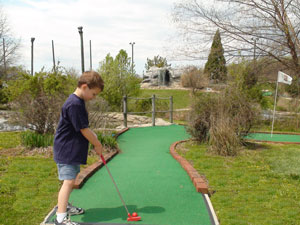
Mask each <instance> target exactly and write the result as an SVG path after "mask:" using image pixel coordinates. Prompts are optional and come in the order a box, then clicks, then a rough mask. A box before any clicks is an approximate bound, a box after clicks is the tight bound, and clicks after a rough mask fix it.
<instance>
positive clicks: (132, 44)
mask: <svg viewBox="0 0 300 225" xmlns="http://www.w3.org/2000/svg"><path fill="white" fill-rule="evenodd" d="M129 44H130V45H131V74H132V75H133V46H134V44H135V42H130V43H129Z"/></svg>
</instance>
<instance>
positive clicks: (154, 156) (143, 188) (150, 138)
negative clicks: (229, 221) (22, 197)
mask: <svg viewBox="0 0 300 225" xmlns="http://www.w3.org/2000/svg"><path fill="white" fill-rule="evenodd" d="M188 137H189V135H188V134H187V133H186V132H185V129H184V127H183V126H177V125H172V126H166V127H147V128H133V129H130V130H129V131H127V132H126V133H124V134H122V135H121V136H120V137H119V138H118V144H119V147H120V149H121V150H122V153H120V154H119V155H117V156H116V157H115V158H114V159H113V160H112V161H110V162H109V163H108V168H109V169H110V171H111V173H112V175H113V177H114V179H115V181H116V183H117V185H118V187H119V189H120V192H121V194H122V196H123V198H124V200H125V202H126V204H127V206H128V209H129V211H130V212H131V213H132V212H137V213H138V214H139V216H141V217H142V221H139V222H138V224H164V225H168V224H170V225H177V224H178V225H183V224H198V225H200V224H203V225H204V224H211V222H210V218H209V215H208V211H207V208H206V206H205V203H204V200H203V197H202V195H201V194H200V193H197V192H196V190H195V187H194V186H193V184H192V182H191V180H190V178H189V176H188V175H187V173H186V172H185V170H183V169H182V168H181V166H180V164H179V163H178V162H177V161H176V160H175V159H173V158H172V156H171V155H170V152H169V147H170V145H171V144H172V143H174V142H175V141H178V140H184V139H187V138H188ZM70 201H71V202H72V203H73V204H74V205H76V206H79V207H83V208H84V209H85V210H86V212H85V214H83V215H78V216H72V218H71V219H72V220H73V221H77V222H89V223H120V224H127V223H128V222H127V220H126V219H127V213H126V211H125V209H124V207H123V205H122V202H121V200H120V199H119V196H118V194H117V191H116V190H115V187H114V185H113V183H112V181H111V179H110V177H109V175H108V173H107V171H106V169H105V168H104V167H103V168H102V169H100V170H99V171H98V172H97V173H95V174H94V175H93V176H92V177H91V178H90V179H89V180H88V181H87V182H86V184H85V185H84V186H83V187H82V188H81V189H79V190H74V191H73V192H72V194H71V197H70ZM131 223H137V222H131Z"/></svg>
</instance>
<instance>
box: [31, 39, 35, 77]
mask: <svg viewBox="0 0 300 225" xmlns="http://www.w3.org/2000/svg"><path fill="white" fill-rule="evenodd" d="M34 40H35V38H34V37H32V38H31V75H32V76H33V42H34Z"/></svg>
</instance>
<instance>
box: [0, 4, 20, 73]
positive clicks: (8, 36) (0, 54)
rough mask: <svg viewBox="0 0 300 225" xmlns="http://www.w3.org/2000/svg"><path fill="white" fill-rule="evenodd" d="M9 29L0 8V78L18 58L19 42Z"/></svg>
mask: <svg viewBox="0 0 300 225" xmlns="http://www.w3.org/2000/svg"><path fill="white" fill-rule="evenodd" d="M10 28H11V27H10V24H9V22H8V19H7V17H6V15H5V13H4V11H3V8H2V7H1V6H0V78H2V77H3V76H4V75H5V73H6V71H5V67H6V68H8V67H9V66H10V65H12V64H14V63H15V61H16V59H17V57H18V55H17V50H18V48H19V47H20V40H19V39H16V38H15V37H14V35H13V34H12V32H11V29H10Z"/></svg>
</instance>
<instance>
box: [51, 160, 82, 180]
mask: <svg viewBox="0 0 300 225" xmlns="http://www.w3.org/2000/svg"><path fill="white" fill-rule="evenodd" d="M57 170H58V179H59V180H75V178H76V176H77V174H78V173H79V172H80V165H69V164H60V163H57Z"/></svg>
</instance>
